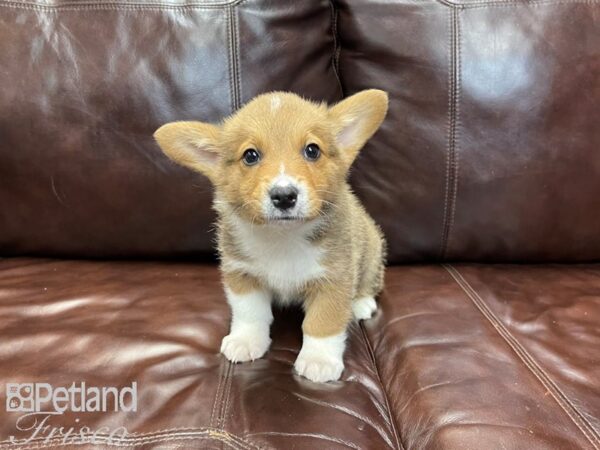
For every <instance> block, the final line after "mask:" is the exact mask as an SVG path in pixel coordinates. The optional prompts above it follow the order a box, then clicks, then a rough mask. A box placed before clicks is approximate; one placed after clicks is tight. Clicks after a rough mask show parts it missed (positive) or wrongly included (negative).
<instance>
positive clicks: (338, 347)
mask: <svg viewBox="0 0 600 450" xmlns="http://www.w3.org/2000/svg"><path fill="white" fill-rule="evenodd" d="M345 342H346V333H345V332H344V333H340V334H338V335H334V336H329V337H323V338H318V337H312V336H308V335H306V334H305V335H304V339H303V342H302V348H301V349H300V353H299V354H298V358H297V359H296V362H295V363H294V369H296V372H298V374H299V375H302V376H303V377H306V378H308V379H309V380H311V381H315V382H317V383H325V382H326V381H335V380H339V379H340V376H341V375H342V372H343V371H344V356H343V355H344V348H345V347H346V343H345Z"/></svg>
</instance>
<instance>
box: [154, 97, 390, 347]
mask: <svg viewBox="0 0 600 450" xmlns="http://www.w3.org/2000/svg"><path fill="white" fill-rule="evenodd" d="M386 111H387V94H386V93H384V92H382V91H378V90H368V91H363V92H360V93H358V94H355V95H354V96H352V97H349V98H347V99H346V100H344V101H342V102H340V103H338V104H336V105H334V106H332V107H328V106H327V105H325V104H316V103H312V102H309V101H306V100H304V99H302V98H300V97H298V96H296V95H294V94H290V93H283V92H273V93H269V94H264V95H261V96H259V97H256V98H255V99H254V100H252V101H251V102H249V103H248V104H247V105H246V106H244V107H243V108H242V109H240V110H239V111H238V112H237V113H235V114H234V115H232V116H230V117H228V118H227V119H225V120H224V122H223V123H221V124H219V125H213V124H207V123H200V122H175V123H170V124H167V125H164V126H163V127H161V128H160V129H159V130H158V131H157V132H156V133H155V137H156V140H157V141H158V143H159V145H160V147H161V149H162V150H163V151H164V153H165V154H166V155H167V156H168V157H169V158H171V159H172V160H174V161H175V162H177V163H179V164H182V165H184V166H187V167H189V168H191V169H192V170H195V171H198V172H200V173H202V174H204V175H206V176H207V177H208V178H209V179H210V180H211V182H212V183H213V184H214V187H215V201H214V208H215V209H216V211H217V212H218V217H219V219H218V227H217V229H218V247H219V252H220V255H221V268H222V272H223V280H224V284H225V286H226V288H227V289H228V290H229V291H230V292H232V293H233V294H237V295H247V294H251V293H252V292H257V291H260V292H268V293H270V295H273V296H275V298H283V297H290V296H291V297H294V298H299V299H301V300H302V301H303V305H304V308H305V312H306V315H305V320H304V323H303V332H304V334H305V335H308V336H312V337H316V338H322V337H327V336H332V335H338V334H340V333H344V332H345V330H346V328H347V326H348V323H349V321H350V320H351V318H352V302H353V301H355V300H357V299H361V298H366V297H375V296H376V295H377V294H378V293H379V292H380V291H381V289H382V283H383V270H384V257H385V241H384V239H383V235H382V233H381V231H380V230H379V228H378V226H377V225H376V224H375V223H374V221H373V220H372V219H371V217H370V216H369V215H368V214H367V213H366V211H365V210H364V208H363V207H362V206H361V204H360V202H359V201H358V199H357V198H356V197H355V195H354V194H353V193H352V192H351V190H350V187H349V185H348V183H347V181H346V179H347V174H348V170H349V168H350V166H351V164H352V162H353V161H354V159H355V158H356V156H357V154H358V152H359V150H360V149H361V148H362V147H363V145H364V144H365V142H366V141H367V140H368V139H369V138H370V137H371V136H372V135H373V133H374V132H375V131H376V130H377V128H378V127H379V125H380V124H381V122H382V121H383V119H384V117H385V114H386ZM311 143H313V144H317V145H318V147H319V148H320V150H321V156H320V157H319V158H318V159H317V160H315V161H309V160H307V159H306V158H305V157H304V156H303V149H304V148H305V147H306V146H307V145H308V144H311ZM249 148H251V149H257V150H258V151H259V152H260V154H261V160H260V161H259V163H258V164H256V165H254V166H247V165H245V164H244V163H243V161H242V159H243V154H244V151H245V150H246V149H249ZM281 173H285V174H289V175H290V176H293V177H294V179H295V180H297V181H298V182H299V183H300V184H302V186H304V188H305V190H306V197H307V205H308V206H307V208H306V211H305V214H304V215H303V217H302V218H301V219H300V220H298V221H296V222H298V223H297V224H292V225H290V224H279V223H275V221H272V220H271V219H270V218H269V217H267V216H266V215H265V212H264V202H265V198H266V197H267V196H268V190H269V189H270V187H271V186H272V183H273V180H274V179H276V178H277V176H278V175H279V174H281ZM311 224H312V225H311ZM240 226H241V227H248V228H251V229H256V230H261V231H260V233H262V232H263V231H264V230H272V233H278V235H281V234H282V233H290V239H292V238H293V239H297V238H298V236H297V234H298V233H300V231H298V230H300V229H302V230H305V234H304V235H302V236H301V239H304V240H305V241H306V244H307V245H308V246H309V248H312V247H314V248H315V249H316V250H318V252H319V253H318V254H319V255H320V256H319V260H318V264H319V265H320V267H321V268H322V270H321V271H320V272H318V275H316V276H314V277H307V278H302V279H301V282H299V283H298V284H294V283H291V284H290V288H289V290H288V289H282V288H281V287H280V286H274V285H272V283H271V282H270V281H269V279H267V277H261V276H257V274H256V273H250V271H249V270H244V267H248V265H250V264H252V261H253V255H252V254H249V251H248V249H247V248H245V247H244V245H243V244H244V243H243V242H241V241H240V240H241V239H243V238H242V237H241V236H240V232H239V227H240ZM300 227H303V228H300ZM267 233H268V232H267ZM294 234H296V235H294ZM267 235H268V234H267ZM311 246H312V247H311ZM244 264H246V265H244ZM280 291H285V292H280Z"/></svg>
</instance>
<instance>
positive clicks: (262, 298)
mask: <svg viewBox="0 0 600 450" xmlns="http://www.w3.org/2000/svg"><path fill="white" fill-rule="evenodd" d="M224 284H225V293H226V295H227V302H228V303H229V306H230V307H231V314H232V317H231V331H230V332H229V335H227V336H225V337H224V338H223V342H222V344H221V353H223V354H224V355H225V357H226V358H227V359H228V360H229V361H231V362H234V363H236V362H244V361H253V360H255V359H258V358H260V357H261V356H263V355H264V354H265V353H266V351H267V350H268V349H269V345H270V344H271V338H270V337H269V327H270V326H271V322H273V313H272V312H271V296H270V294H269V293H268V292H267V291H266V290H265V289H264V288H263V287H262V286H261V285H260V283H259V282H258V281H257V280H256V279H254V278H252V277H250V276H248V275H245V274H242V273H238V272H231V273H226V274H225V275H224Z"/></svg>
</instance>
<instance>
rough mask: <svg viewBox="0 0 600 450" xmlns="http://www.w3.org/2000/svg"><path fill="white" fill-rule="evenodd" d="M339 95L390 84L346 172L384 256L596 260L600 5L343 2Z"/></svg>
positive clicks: (556, 0) (563, 0)
mask: <svg viewBox="0 0 600 450" xmlns="http://www.w3.org/2000/svg"><path fill="white" fill-rule="evenodd" d="M339 5H340V6H339V18H338V30H339V33H340V45H341V53H340V73H341V76H342V83H343V87H344V91H345V92H344V93H345V94H346V95H348V94H352V93H354V92H356V91H359V90H361V89H364V88H369V87H374V88H381V89H385V90H387V91H389V92H390V113H389V116H388V119H387V120H386V122H385V123H384V125H383V128H382V129H381V131H379V132H378V133H377V134H376V135H375V138H374V139H373V140H372V141H371V143H370V144H369V145H368V146H367V148H365V150H364V151H363V154H362V156H361V157H360V158H359V160H358V161H357V164H356V166H355V169H354V171H353V181H354V185H355V186H356V190H357V192H358V193H359V195H360V196H361V197H362V198H363V199H364V200H365V203H366V206H367V208H368V209H369V210H370V211H371V213H372V214H373V215H374V216H375V218H376V219H377V221H378V222H379V223H381V224H382V226H383V228H384V230H385V232H386V234H387V236H388V240H389V242H390V252H389V255H390V261H392V262H409V261H423V260H429V261H431V260H433V259H447V260H472V261H510V262H526V261H528V262H531V261H590V260H597V259H599V258H600V233H598V230H599V229H600V209H599V208H598V206H597V205H598V193H599V192H600V152H598V149H599V148H600V127H598V124H599V123H600V108H598V95H599V93H600V23H599V20H600V19H599V17H600V15H599V13H600V3H599V2H597V1H579V0H549V1H543V2H530V1H524V0H519V1H512V0H505V1H504V0H500V1H495V0H493V1H487V0H484V1H481V0H471V1H445V0H443V1H442V0H440V1H434V0H423V1H418V2H415V1H413V0H369V1H363V0H340V2H339Z"/></svg>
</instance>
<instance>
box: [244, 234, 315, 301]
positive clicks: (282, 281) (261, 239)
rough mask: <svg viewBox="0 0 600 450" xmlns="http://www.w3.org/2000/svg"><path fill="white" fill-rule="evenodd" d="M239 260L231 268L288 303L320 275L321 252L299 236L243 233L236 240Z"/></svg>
mask: <svg viewBox="0 0 600 450" xmlns="http://www.w3.org/2000/svg"><path fill="white" fill-rule="evenodd" d="M236 245H237V246H238V249H237V250H238V251H239V253H240V254H241V255H242V256H243V257H242V258H237V259H235V262H234V265H236V266H237V267H238V268H239V269H241V270H243V271H244V272H246V273H249V274H251V275H253V276H255V277H257V278H259V279H260V280H261V281H262V282H264V283H265V284H266V285H267V286H268V287H269V288H270V289H271V290H273V291H274V293H275V294H277V297H278V298H279V300H281V301H284V302H288V301H292V300H295V298H293V297H294V296H295V295H296V294H298V293H299V292H300V291H301V290H302V289H303V288H304V287H305V286H306V283H307V282H309V281H311V280H314V279H316V278H319V277H321V276H323V275H324V272H325V271H324V268H323V266H322V259H323V249H322V248H321V247H319V246H318V245H316V244H313V243H312V242H310V241H308V240H307V239H306V238H304V237H303V236H301V235H300V236H298V235H291V236H286V234H284V233H281V234H280V233H262V232H256V231H255V232H251V231H246V232H243V233H241V235H239V236H237V239H236Z"/></svg>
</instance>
